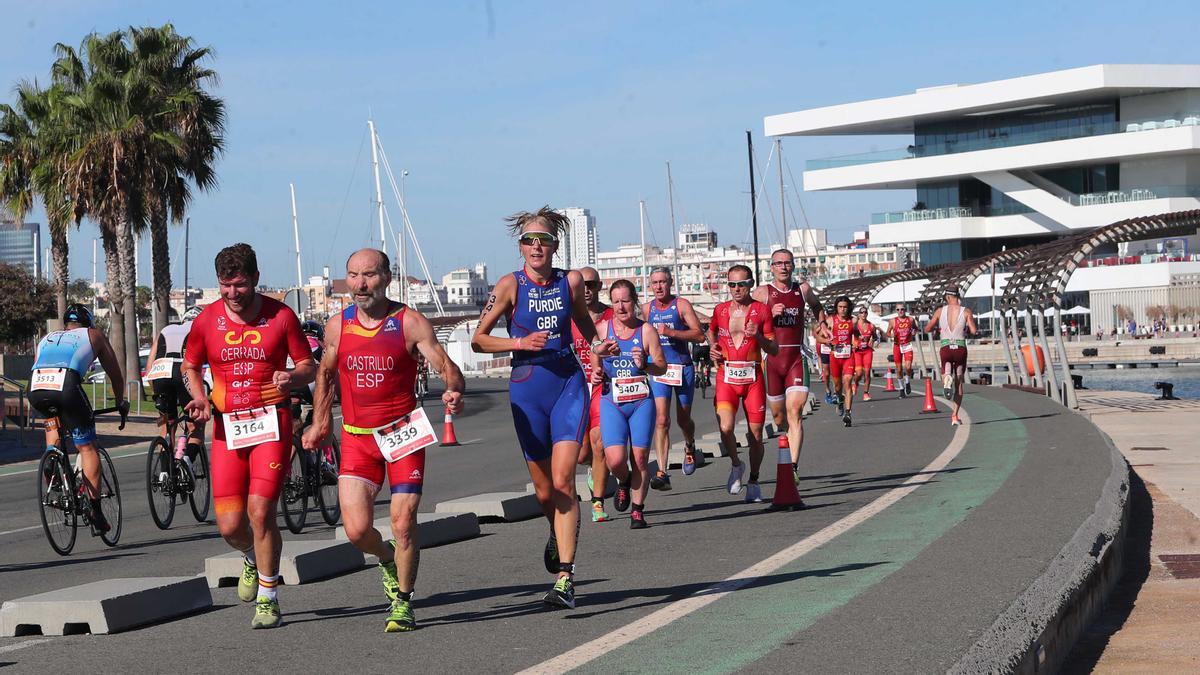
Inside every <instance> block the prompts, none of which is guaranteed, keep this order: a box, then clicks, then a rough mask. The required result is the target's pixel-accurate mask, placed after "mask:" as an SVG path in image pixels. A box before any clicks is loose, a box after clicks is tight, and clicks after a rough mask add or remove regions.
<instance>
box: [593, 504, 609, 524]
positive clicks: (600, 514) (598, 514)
mask: <svg viewBox="0 0 1200 675" xmlns="http://www.w3.org/2000/svg"><path fill="white" fill-rule="evenodd" d="M606 521H608V513H606V512H605V511H604V500H603V499H601V500H600V501H596V500H594V499H593V500H592V522H593V523H603V522H606Z"/></svg>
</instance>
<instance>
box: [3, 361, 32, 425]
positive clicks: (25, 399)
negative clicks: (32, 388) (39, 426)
mask: <svg viewBox="0 0 1200 675" xmlns="http://www.w3.org/2000/svg"><path fill="white" fill-rule="evenodd" d="M9 386H12V387H13V388H15V389H16V390H17V401H18V412H17V419H19V420H20V423H19V424H18V426H19V427H21V430H22V431H24V430H26V429H29V428H32V426H33V407H32V406H30V405H29V395H28V390H27V389H26V388H25V385H23V384H21V383H20V382H19V381H17V380H14V379H12V378H8V377H5V376H3V375H0V428H3V429H7V428H8V393H7V391H6V387H9Z"/></svg>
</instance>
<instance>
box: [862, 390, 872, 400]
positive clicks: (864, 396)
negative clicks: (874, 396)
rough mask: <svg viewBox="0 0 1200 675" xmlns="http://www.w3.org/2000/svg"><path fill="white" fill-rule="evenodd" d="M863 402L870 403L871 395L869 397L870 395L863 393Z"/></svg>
mask: <svg viewBox="0 0 1200 675" xmlns="http://www.w3.org/2000/svg"><path fill="white" fill-rule="evenodd" d="M863 400H864V401H870V400H871V395H870V394H868V393H865V392H864V393H863Z"/></svg>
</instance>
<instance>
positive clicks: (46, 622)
mask: <svg viewBox="0 0 1200 675" xmlns="http://www.w3.org/2000/svg"><path fill="white" fill-rule="evenodd" d="M208 607H212V594H210V593H209V591H208V586H207V585H206V584H205V583H204V580H203V579H201V578H199V577H145V578H136V579H104V580H103V581H94V582H92V583H90V584H83V585H82V586H73V587H71V588H64V589H62V590H59V591H49V592H47V593H39V594H37V595H30V596H27V597H24V598H17V599H16V600H8V601H6V602H5V603H4V605H3V607H0V635H2V636H4V637H16V636H21V635H38V634H40V635H78V634H81V633H92V634H94V635H103V634H108V633H116V632H119V631H123V630H129V629H131V628H136V627H138V626H145V625H149V624H154V623H159V622H162V621H166V620H168V619H173V618H175V617H179V616H184V615H186V614H192V613H194V612H198V611H200V610H202V609H205V608H208Z"/></svg>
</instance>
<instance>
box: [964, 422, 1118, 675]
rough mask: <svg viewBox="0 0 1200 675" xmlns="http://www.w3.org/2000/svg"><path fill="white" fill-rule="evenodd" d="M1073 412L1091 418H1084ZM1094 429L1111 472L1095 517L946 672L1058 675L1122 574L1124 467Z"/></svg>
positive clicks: (1111, 445) (1110, 444)
mask: <svg viewBox="0 0 1200 675" xmlns="http://www.w3.org/2000/svg"><path fill="white" fill-rule="evenodd" d="M1071 412H1074V413H1075V414H1077V415H1079V416H1081V417H1083V418H1084V419H1087V420H1089V421H1090V416H1089V415H1087V414H1084V413H1080V412H1077V411H1071ZM1093 426H1095V425H1093ZM1096 430H1097V431H1098V432H1099V433H1100V436H1101V437H1102V438H1103V439H1104V443H1105V445H1106V446H1107V447H1108V452H1109V457H1110V458H1111V460H1112V472H1111V473H1110V474H1109V476H1108V479H1107V480H1105V482H1104V487H1103V488H1102V489H1101V491H1100V497H1099V499H1097V500H1096V508H1095V510H1094V511H1093V512H1092V515H1090V516H1088V518H1087V519H1086V520H1085V521H1083V524H1082V525H1080V526H1079V529H1077V530H1076V531H1075V534H1074V535H1073V536H1072V537H1071V540H1070V541H1068V542H1067V544H1066V545H1065V546H1063V548H1062V550H1060V551H1059V552H1058V555H1057V556H1055V558H1054V560H1052V561H1051V562H1050V564H1049V566H1048V567H1047V568H1046V570H1045V571H1044V572H1043V573H1042V575H1041V576H1039V577H1038V578H1037V579H1035V580H1034V582H1033V583H1032V584H1030V586H1029V588H1028V589H1026V590H1025V592H1024V593H1022V594H1021V595H1020V596H1018V597H1017V599H1016V600H1014V601H1013V603H1012V604H1011V605H1009V606H1008V609H1006V610H1005V611H1004V612H1003V613H1002V614H1001V615H1000V616H999V617H997V618H996V621H995V622H994V623H992V625H991V626H990V627H988V629H987V630H985V631H984V633H983V635H982V636H981V637H980V638H979V640H978V641H976V642H975V644H974V645H972V646H971V648H970V649H969V650H968V651H967V653H966V654H964V655H963V656H962V658H960V659H959V661H958V663H956V664H954V666H952V667H951V668H950V669H949V671H948V672H950V673H983V672H1004V673H1041V672H1056V671H1057V670H1058V669H1059V668H1060V666H1061V665H1062V662H1063V660H1064V659H1065V658H1066V657H1067V654H1068V653H1070V651H1071V647H1072V646H1074V644H1075V640H1076V639H1077V638H1078V637H1079V636H1080V634H1082V633H1083V631H1084V630H1085V629H1086V628H1087V627H1088V625H1089V624H1090V623H1091V621H1092V619H1093V618H1094V617H1095V616H1096V614H1097V612H1099V611H1100V610H1101V609H1103V607H1104V604H1105V602H1107V600H1108V597H1109V595H1110V594H1111V592H1112V590H1113V587H1114V586H1116V583H1117V581H1118V580H1119V579H1120V578H1121V574H1122V572H1123V565H1122V560H1123V557H1124V549H1125V535H1126V533H1127V526H1128V524H1129V465H1128V463H1127V462H1126V461H1125V457H1124V456H1123V455H1122V454H1121V452H1120V451H1119V450H1117V447H1116V445H1115V444H1114V443H1113V442H1112V439H1111V438H1109V436H1108V434H1106V433H1104V432H1103V431H1101V430H1100V429H1099V427H1096Z"/></svg>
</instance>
